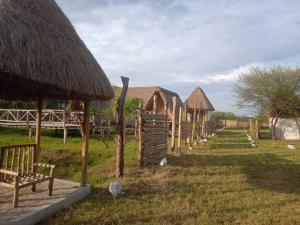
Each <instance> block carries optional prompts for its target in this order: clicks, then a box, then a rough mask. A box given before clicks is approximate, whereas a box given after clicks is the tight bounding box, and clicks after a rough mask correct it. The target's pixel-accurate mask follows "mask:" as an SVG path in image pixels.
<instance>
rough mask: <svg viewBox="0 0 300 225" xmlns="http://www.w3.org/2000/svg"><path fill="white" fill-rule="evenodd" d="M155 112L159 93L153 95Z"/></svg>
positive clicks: (155, 112) (154, 111)
mask: <svg viewBox="0 0 300 225" xmlns="http://www.w3.org/2000/svg"><path fill="white" fill-rule="evenodd" d="M153 113H154V114H157V93H154V95H153Z"/></svg>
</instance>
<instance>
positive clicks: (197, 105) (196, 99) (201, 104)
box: [186, 87, 215, 111]
mask: <svg viewBox="0 0 300 225" xmlns="http://www.w3.org/2000/svg"><path fill="white" fill-rule="evenodd" d="M186 102H187V107H188V109H189V110H193V109H200V110H205V111H215V108H214V106H213V105H212V104H211V103H210V101H209V99H208V98H207V96H206V94H205V93H204V91H203V90H202V89H201V88H200V87H197V88H195V90H194V91H193V92H192V94H191V95H190V96H189V97H188V99H187V100H186Z"/></svg>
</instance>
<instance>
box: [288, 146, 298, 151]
mask: <svg viewBox="0 0 300 225" xmlns="http://www.w3.org/2000/svg"><path fill="white" fill-rule="evenodd" d="M287 147H288V149H291V150H295V149H296V147H295V146H294V145H287Z"/></svg>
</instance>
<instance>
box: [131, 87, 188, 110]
mask: <svg viewBox="0 0 300 225" xmlns="http://www.w3.org/2000/svg"><path fill="white" fill-rule="evenodd" d="M155 93H159V94H160V96H161V97H162V99H163V101H164V103H165V104H167V106H168V111H169V113H170V114H172V110H173V100H172V97H173V96H176V97H177V102H176V111H177V112H179V107H180V106H183V103H182V100H181V99H180V96H179V95H178V94H177V93H175V92H173V91H170V90H167V89H164V88H161V87H158V86H154V87H130V88H128V92H127V97H128V98H140V99H142V100H143V102H144V107H145V108H146V107H147V106H148V104H152V101H151V100H152V99H153V95H154V94H155Z"/></svg>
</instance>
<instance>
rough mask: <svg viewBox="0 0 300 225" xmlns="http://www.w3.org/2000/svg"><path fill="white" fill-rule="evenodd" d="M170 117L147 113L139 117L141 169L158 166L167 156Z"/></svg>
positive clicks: (142, 113) (141, 113) (142, 112)
mask: <svg viewBox="0 0 300 225" xmlns="http://www.w3.org/2000/svg"><path fill="white" fill-rule="evenodd" d="M168 132H169V127H168V115H167V114H157V113H156V114H154V113H145V112H144V111H143V110H141V112H140V115H139V150H140V167H143V166H146V165H150V164H156V163H158V162H159V161H160V160H161V159H162V158H163V157H165V156H166V155H167V150H168Z"/></svg>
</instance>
